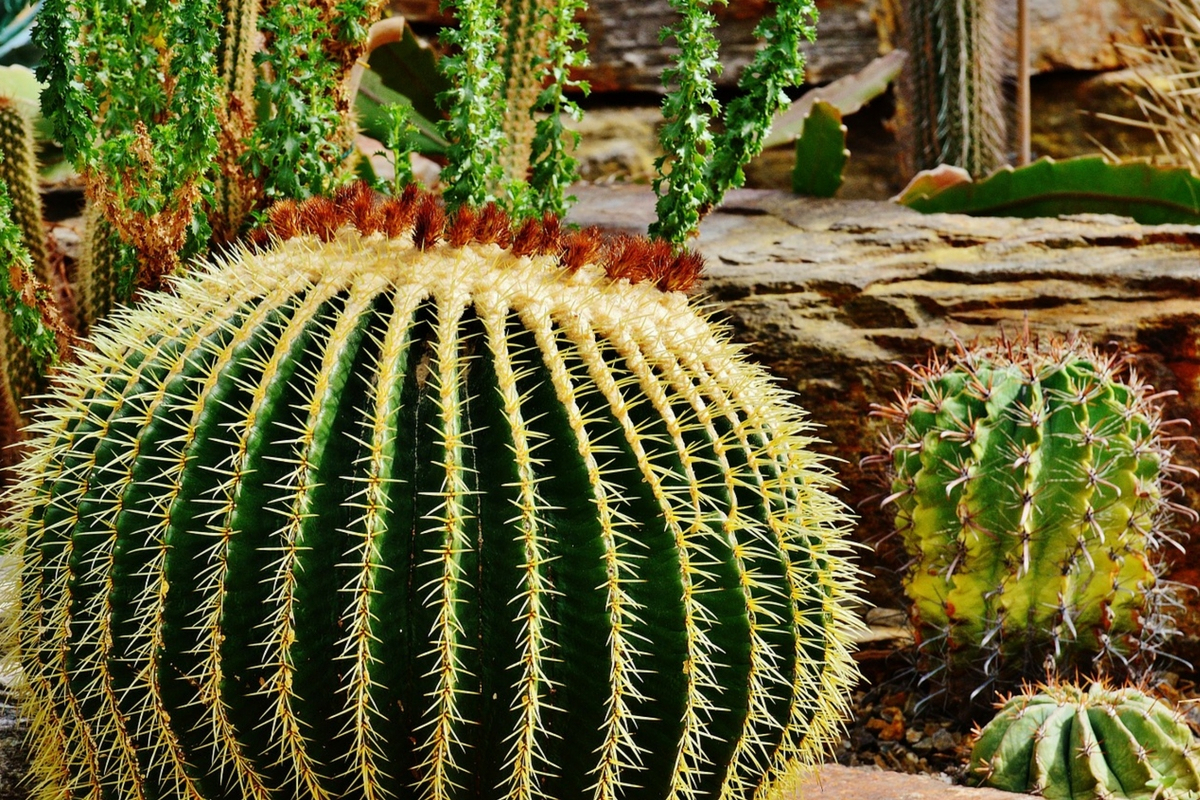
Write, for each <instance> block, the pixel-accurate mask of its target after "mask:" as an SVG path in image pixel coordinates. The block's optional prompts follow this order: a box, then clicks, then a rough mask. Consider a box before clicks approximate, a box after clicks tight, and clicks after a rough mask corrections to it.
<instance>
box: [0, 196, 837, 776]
mask: <svg viewBox="0 0 1200 800" xmlns="http://www.w3.org/2000/svg"><path fill="white" fill-rule="evenodd" d="M360 199H361V198H360ZM408 199H411V198H408ZM323 202H325V203H328V201H323ZM366 202H367V204H368V205H370V201H366ZM389 202H391V203H393V204H395V203H397V202H399V203H400V204H402V203H403V202H406V201H404V200H402V201H389ZM308 205H309V210H308V211H303V212H302V213H300V214H299V215H298V217H297V218H304V219H310V220H311V219H312V218H313V217H314V216H319V213H317V214H314V213H311V212H312V209H316V210H317V212H320V211H321V210H322V209H325V210H328V209H327V208H326V207H325V206H321V205H319V203H318V202H317V201H312V202H310V203H309V204H308ZM389 208H390V210H389ZM398 208H399V206H398V205H393V206H390V207H389V206H387V204H385V207H383V208H380V207H377V206H376V207H372V208H368V209H367V210H366V211H365V212H363V213H364V214H365V215H367V216H369V215H371V214H375V215H376V216H379V217H380V218H382V219H384V222H383V223H381V224H382V225H383V227H384V228H385V229H386V228H387V227H388V223H387V222H386V219H387V218H388V214H389V213H391V212H393V211H394V212H395V214H393V217H402V216H403V215H404V214H403V209H399V210H397V209H398ZM421 208H422V211H421V213H419V214H417V218H416V221H415V223H411V224H407V225H406V226H404V230H403V232H396V231H391V234H392V238H387V237H384V236H381V235H380V234H378V233H376V234H374V235H371V236H365V235H363V234H362V233H360V232H357V231H355V230H353V229H351V228H350V227H348V226H345V225H343V226H341V228H340V230H338V231H337V232H336V233H334V228H337V227H338V226H337V225H336V224H332V225H325V226H324V227H322V225H321V224H314V226H313V229H314V230H315V231H316V232H317V233H318V236H319V238H318V236H314V235H310V234H305V235H301V236H297V237H296V238H292V239H290V240H288V241H285V242H279V241H275V242H273V243H272V244H271V245H270V247H269V248H267V249H264V250H262V251H259V252H256V253H242V254H239V255H236V256H233V257H231V260H230V261H229V263H227V264H225V265H223V266H220V267H215V268H212V269H210V270H209V271H203V272H199V273H196V274H192V275H190V276H188V277H185V278H180V279H178V280H177V282H176V285H175V292H174V293H173V294H171V295H167V294H153V295H151V296H150V297H149V298H148V299H147V300H146V301H145V302H144V303H143V304H142V305H140V306H137V307H135V308H132V309H125V310H120V311H117V312H116V313H115V315H114V318H113V321H112V322H111V323H104V324H101V325H98V326H96V328H94V329H93V341H94V346H93V349H92V350H90V351H85V352H83V353H81V355H80V364H78V365H77V366H73V367H70V368H68V369H66V370H65V371H64V374H63V377H62V379H61V384H60V385H59V387H58V389H57V396H58V398H59V402H58V403H57V404H56V405H54V406H51V407H49V408H48V409H47V411H46V412H45V413H44V416H43V417H42V419H41V420H40V421H39V422H38V423H37V424H36V426H35V428H36V431H35V432H36V439H35V441H34V444H33V454H32V456H31V457H30V458H29V459H27V460H26V461H25V462H24V463H23V465H22V467H21V468H20V475H21V480H20V483H19V485H18V486H17V487H16V489H15V490H13V491H12V492H10V494H9V496H8V500H9V501H10V505H11V506H12V507H14V508H15V509H16V510H15V512H14V513H13V515H12V517H11V522H12V528H13V530H14V531H15V532H17V534H18V535H19V536H20V537H21V538H22V539H23V541H24V558H25V562H24V570H23V574H22V584H21V594H22V597H21V602H22V615H23V619H22V627H21V630H22V631H23V634H22V635H23V640H22V643H21V648H22V658H23V663H24V668H25V671H26V674H27V676H28V682H29V689H30V697H31V700H30V701H29V709H28V710H29V714H30V717H31V719H32V724H33V732H34V758H33V771H34V775H35V776H36V781H37V786H36V790H35V792H34V795H33V796H34V797H36V798H41V799H43V800H49V798H51V797H54V798H67V797H70V798H84V797H87V798H105V799H107V798H112V800H117V799H118V798H119V800H132V799H133V798H138V799H139V800H140V799H141V798H147V800H149V799H152V798H164V799H166V798H170V799H171V800H174V799H175V798H179V799H181V800H182V798H237V799H238V800H241V798H254V799H255V800H266V799H267V798H281V800H283V799H286V800H290V798H300V797H305V798H340V797H346V798H383V797H396V798H422V799H424V798H429V799H430V800H434V799H436V800H442V798H447V799H449V798H511V799H512V800H531V799H532V798H537V797H549V798H558V800H569V799H572V798H588V799H589V800H593V799H594V800H609V799H610V798H611V799H614V800H615V798H679V799H680V800H685V799H687V798H714V799H716V798H722V799H723V798H747V800H749V798H751V797H760V796H766V795H765V794H764V793H765V792H768V791H774V790H776V789H778V790H783V789H786V788H788V787H789V786H792V785H793V784H794V783H795V781H796V780H797V778H798V775H799V773H800V771H801V769H802V768H803V767H804V766H806V765H807V764H810V763H811V762H812V761H813V760H814V758H815V757H816V755H817V754H818V753H819V752H820V751H821V750H822V749H823V748H824V747H825V746H826V745H827V744H828V743H829V742H830V740H831V737H833V736H836V735H837V730H838V728H839V727H840V717H841V713H842V711H843V709H844V705H845V700H844V694H845V688H846V686H847V684H848V683H849V682H850V681H851V680H853V676H854V675H855V672H856V671H855V668H854V666H853V662H852V661H851V659H850V657H849V655H848V648H849V638H850V634H851V632H852V630H853V628H854V627H855V625H857V623H856V622H855V620H854V617H853V613H852V611H851V610H850V607H851V606H852V604H853V603H852V601H853V593H854V591H855V589H854V587H855V585H856V583H857V579H856V577H855V570H854V569H853V567H852V566H850V564H849V562H848V561H847V560H846V558H845V552H844V551H845V545H844V543H843V541H842V534H843V528H844V525H845V522H846V520H845V517H844V516H843V509H842V507H841V506H840V504H839V503H838V502H837V501H835V500H834V499H832V498H831V497H830V496H829V495H828V494H827V493H826V489H827V488H828V487H829V486H830V485H831V483H832V478H831V476H830V475H829V473H828V472H827V470H826V469H825V467H824V466H823V465H822V462H821V459H820V458H819V457H818V456H816V455H815V454H814V453H813V451H812V450H811V448H810V444H811V439H810V438H809V434H808V426H807V424H806V423H805V422H804V421H803V420H802V418H801V416H800V414H799V413H798V412H797V411H796V410H795V409H794V408H793V407H791V406H789V405H788V404H786V403H785V402H784V399H783V397H782V396H781V393H780V391H779V390H777V389H776V388H774V387H773V385H772V384H771V382H770V381H769V380H768V379H767V377H766V376H765V374H764V373H763V372H762V371H761V370H759V369H757V368H756V367H753V366H751V365H749V364H748V363H746V362H745V361H743V360H742V359H741V357H740V356H739V355H738V353H737V350H736V348H735V347H734V346H733V345H732V344H730V342H729V341H728V339H727V336H726V335H725V334H724V333H723V332H720V331H714V329H713V327H712V326H711V324H710V323H709V322H708V321H707V320H705V319H704V318H703V316H702V315H700V314H698V313H697V310H696V309H695V307H694V306H693V305H691V304H690V303H689V302H688V301H687V299H686V297H685V296H684V295H683V294H681V293H679V292H663V291H660V290H659V289H658V288H656V287H655V286H654V285H652V284H649V283H645V282H642V283H631V282H630V281H628V280H614V279H612V278H610V277H606V275H605V274H604V272H603V271H601V269H600V267H599V266H598V262H599V261H600V260H602V259H604V258H610V259H616V258H617V257H618V256H616V255H613V253H615V252H617V251H619V250H620V247H618V248H617V249H616V250H612V249H610V250H607V251H602V252H601V254H600V255H597V248H596V247H590V250H589V245H588V244H587V243H586V242H584V241H583V240H582V239H581V238H579V237H575V238H572V237H571V236H566V237H565V238H557V237H558V232H557V229H556V228H555V229H553V230H552V229H551V226H546V227H545V228H541V229H539V228H538V227H537V226H533V227H530V226H528V225H527V226H526V227H525V228H523V229H522V231H521V232H519V233H518V234H516V236H515V237H514V239H513V245H512V249H506V248H505V247H502V246H500V245H498V244H496V243H494V242H495V241H497V240H500V241H504V240H505V239H507V234H495V226H494V225H493V229H492V233H491V234H486V233H479V232H476V233H475V234H474V235H473V236H474V238H472V234H471V231H469V230H468V231H466V232H465V233H464V231H463V230H462V228H463V226H469V225H470V224H472V223H471V220H470V218H469V215H468V214H465V213H460V214H459V215H458V216H457V217H455V219H454V220H453V221H452V223H451V224H450V225H449V226H448V227H447V228H446V229H445V231H442V229H441V224H440V221H439V220H438V219H437V215H438V214H439V213H440V212H439V211H437V209H436V208H435V207H434V205H433V204H432V202H424V204H423V205H422V206H421ZM359 210H360V211H361V210H362V209H361V208H360V209H359ZM281 216H282V215H281ZM360 221H361V217H360ZM492 223H495V219H494V217H493V218H492ZM455 226H458V227H457V228H456V227H455ZM374 228H375V225H374V223H372V224H370V225H363V224H359V230H360V231H363V230H364V229H365V232H369V231H371V230H374ZM277 229H278V228H277ZM479 230H482V228H480V229H479ZM531 237H532V239H535V240H538V241H540V242H541V244H540V245H535V246H532V247H530V246H529V242H530V240H531ZM539 237H540V238H539ZM440 238H445V239H446V240H447V241H446V243H442V244H439V243H437V242H438V239H440ZM322 239H323V240H324V241H322ZM551 240H553V241H555V242H559V243H560V244H547V242H549V241H551ZM522 243H524V244H522ZM593 244H594V243H593ZM621 247H625V250H624V251H622V252H626V253H627V252H629V247H628V242H627V241H626V242H625V243H624V244H622V245H621ZM518 249H523V250H525V251H526V253H527V254H526V255H515V254H514V250H518ZM647 249H652V248H647ZM530 251H533V252H530ZM588 252H590V253H591V259H590V260H587V259H583V260H580V258H578V257H579V254H580V253H588ZM654 252H658V253H660V254H661V252H663V251H662V250H661V249H660V250H655V251H654ZM666 252H667V253H669V252H670V250H669V248H667V249H666ZM604 253H607V254H608V255H604ZM564 263H565V264H566V266H565V267H564V266H563V264H564ZM626 266H627V267H629V268H630V269H634V271H636V269H635V267H636V265H633V266H631V265H628V264H627V265H626ZM643 266H645V265H643Z"/></svg>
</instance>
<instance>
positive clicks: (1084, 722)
mask: <svg viewBox="0 0 1200 800" xmlns="http://www.w3.org/2000/svg"><path fill="white" fill-rule="evenodd" d="M967 772H968V775H969V776H970V780H973V781H975V782H977V783H979V784H981V785H984V786H991V787H993V788H996V789H1003V790H1005V791H1008V792H1022V793H1024V794H1036V795H1039V796H1041V797H1044V798H1046V800H1097V799H1098V800H1110V799H1111V800H1116V799H1117V798H1127V799H1128V800H1143V799H1144V800H1151V798H1164V800H1172V798H1184V797H1195V796H1196V793H1197V792H1200V761H1198V760H1197V747H1196V743H1195V739H1194V738H1193V736H1192V731H1191V728H1189V727H1188V725H1187V723H1186V722H1184V721H1183V719H1182V718H1181V716H1180V715H1179V714H1178V713H1176V712H1175V711H1172V710H1171V709H1170V708H1168V707H1167V706H1166V705H1165V704H1163V703H1162V702H1161V701H1159V700H1155V699H1154V698H1153V697H1149V696H1147V695H1146V694H1144V693H1142V692H1141V691H1138V690H1137V689H1132V688H1124V689H1108V688H1106V687H1105V686H1103V685H1101V684H1099V683H1093V684H1092V685H1091V687H1090V688H1089V689H1087V690H1084V689H1081V688H1080V687H1078V686H1074V685H1072V684H1052V685H1049V686H1042V687H1040V691H1031V692H1026V693H1024V694H1020V695H1016V696H1014V697H1010V698H1009V699H1008V700H1006V701H1005V702H1004V703H1002V704H1001V705H1000V710H999V711H998V712H997V714H996V716H995V718H994V719H992V721H991V722H989V723H988V724H987V725H986V726H984V727H983V729H982V730H980V731H978V732H977V733H976V741H975V744H974V747H973V748H972V750H971V762H970V766H969V767H968V770H967Z"/></svg>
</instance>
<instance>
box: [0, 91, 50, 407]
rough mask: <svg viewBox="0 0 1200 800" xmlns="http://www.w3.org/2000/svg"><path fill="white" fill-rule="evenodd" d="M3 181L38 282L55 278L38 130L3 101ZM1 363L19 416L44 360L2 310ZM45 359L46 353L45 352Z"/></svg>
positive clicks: (17, 107)
mask: <svg viewBox="0 0 1200 800" xmlns="http://www.w3.org/2000/svg"><path fill="white" fill-rule="evenodd" d="M0 180H2V181H3V182H4V185H5V187H7V189H8V197H9V200H10V202H11V206H10V209H11V217H12V221H13V222H14V223H15V224H16V226H17V227H18V228H19V229H20V231H21V237H20V240H21V241H20V244H21V247H23V248H24V250H25V252H26V253H28V266H29V269H30V271H31V272H32V274H33V275H34V276H36V278H38V279H39V280H41V281H43V282H45V283H48V282H49V280H50V259H49V257H48V256H47V253H46V231H45V229H44V228H43V227H42V199H41V195H40V194H38V177H37V157H36V156H35V155H34V139H33V126H32V122H31V120H30V118H29V111H28V110H26V109H23V108H22V107H21V101H20V100H16V99H14V98H8V97H0ZM0 349H2V350H3V352H0V364H2V365H3V373H2V374H3V381H4V386H3V387H0V393H3V394H5V395H6V399H7V401H8V402H7V403H4V405H6V406H9V407H10V408H11V409H15V410H17V411H18V412H20V413H24V411H25V410H26V409H27V407H28V402H29V401H28V399H27V398H29V397H32V396H33V395H36V394H38V392H40V391H41V390H42V389H43V388H44V386H45V383H44V380H43V378H42V372H43V370H44V368H45V366H46V365H45V363H44V362H45V360H46V359H45V358H44V357H43V358H39V357H38V355H39V354H35V353H32V352H30V350H29V348H28V347H26V346H25V345H24V344H22V343H21V341H20V340H19V339H18V337H17V332H16V331H15V330H14V329H13V326H12V323H11V321H10V318H9V314H8V313H6V312H5V311H4V309H3V308H2V307H0ZM41 355H43V356H44V354H41Z"/></svg>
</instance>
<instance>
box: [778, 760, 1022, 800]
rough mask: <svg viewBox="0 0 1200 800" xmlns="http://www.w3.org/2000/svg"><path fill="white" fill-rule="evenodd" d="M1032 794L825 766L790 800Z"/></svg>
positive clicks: (935, 799) (936, 799)
mask: <svg viewBox="0 0 1200 800" xmlns="http://www.w3.org/2000/svg"><path fill="white" fill-rule="evenodd" d="M1028 797H1029V795H1024V794H1014V793H1012V792H1001V791H998V790H996V789H972V788H967V787H965V786H953V785H951V784H948V783H945V782H943V781H941V780H939V779H937V778H934V777H930V776H928V775H905V774H903V773H900V772H886V771H884V770H881V769H878V768H876V767H843V766H840V765H838V764H825V765H823V766H822V767H821V769H820V770H819V771H818V772H817V774H815V775H814V776H813V777H812V778H810V779H809V780H807V781H806V782H805V783H804V784H803V786H801V788H800V791H799V793H798V794H797V795H794V796H793V798H789V800H1024V798H1028Z"/></svg>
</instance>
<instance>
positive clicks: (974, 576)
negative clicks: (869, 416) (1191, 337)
mask: <svg viewBox="0 0 1200 800" xmlns="http://www.w3.org/2000/svg"><path fill="white" fill-rule="evenodd" d="M1119 372H1120V370H1119V364H1118V363H1117V361H1116V360H1115V358H1113V357H1110V358H1105V357H1102V356H1100V355H1099V354H1098V353H1097V352H1096V351H1095V350H1094V349H1093V348H1091V347H1090V346H1089V345H1087V344H1086V343H1085V342H1083V341H1081V340H1079V339H1078V338H1074V339H1071V340H1069V341H1066V342H1056V343H1053V344H1051V345H1049V346H1039V344H1038V342H1036V341H1035V340H1033V339H1031V338H1030V337H1029V335H1028V334H1026V335H1025V337H1024V338H1023V339H1020V340H1017V341H1007V340H1003V339H1002V340H1001V341H998V342H994V343H988V344H982V345H979V346H975V347H963V346H961V345H960V347H959V350H958V352H957V353H956V354H954V355H952V356H951V357H949V358H948V359H947V360H945V361H937V360H935V361H934V363H933V364H931V365H930V366H927V367H919V368H917V369H916V370H915V371H913V372H912V373H911V375H912V378H913V381H912V383H913V387H912V393H911V394H910V395H908V396H906V397H902V398H901V399H900V400H899V401H898V402H897V403H896V404H894V405H892V406H891V407H889V408H885V409H880V413H882V414H883V415H885V416H888V417H890V418H892V419H893V420H895V421H896V422H897V423H899V424H900V425H902V426H903V429H902V431H900V432H899V433H898V434H896V435H895V438H894V439H892V440H890V441H889V443H888V456H887V460H888V461H889V462H890V464H891V467H892V469H893V483H892V492H893V494H892V496H891V497H890V498H889V500H890V501H894V502H895V504H896V527H897V529H898V530H899V532H900V534H901V536H902V537H903V542H904V546H905V550H906V551H907V552H908V553H909V555H910V556H911V557H912V559H913V560H912V562H911V565H910V567H909V569H908V574H907V577H906V579H905V591H906V593H907V594H908V597H909V599H910V600H911V601H912V609H911V614H912V618H913V621H914V624H915V626H916V629H917V632H918V636H919V641H920V645H921V648H922V653H923V655H924V656H925V657H926V659H927V660H928V661H929V662H930V663H931V664H933V665H934V668H935V669H940V668H941V666H942V665H944V666H947V667H949V671H950V672H951V673H968V672H976V673H978V672H982V673H983V676H984V683H983V684H981V686H980V688H982V686H983V685H986V683H987V682H990V681H992V680H993V679H996V678H1000V679H1002V680H1003V681H1007V680H1011V679H1013V678H1015V677H1021V676H1036V675H1038V674H1043V675H1044V674H1045V673H1044V669H1045V662H1046V661H1047V660H1049V661H1050V662H1052V664H1053V666H1055V667H1056V668H1058V669H1060V670H1062V669H1067V668H1071V667H1076V668H1081V669H1084V670H1087V669H1090V668H1091V667H1092V666H1093V661H1097V660H1098V661H1100V662H1101V665H1103V664H1105V663H1107V664H1108V665H1109V666H1110V667H1112V668H1114V669H1124V668H1126V667H1130V666H1136V664H1137V659H1138V657H1139V654H1142V653H1146V654H1149V653H1152V651H1153V649H1154V647H1155V645H1156V643H1157V642H1158V641H1160V639H1161V637H1163V636H1165V635H1167V634H1168V633H1170V632H1171V630H1172V629H1171V628H1170V625H1169V622H1168V621H1167V619H1166V618H1165V616H1164V615H1163V614H1162V613H1160V607H1161V604H1162V601H1163V600H1164V593H1165V592H1166V589H1165V588H1164V585H1163V584H1161V583H1159V582H1158V581H1157V577H1156V565H1155V563H1154V562H1155V560H1156V559H1155V554H1156V552H1157V550H1158V548H1159V546H1160V544H1161V542H1162V540H1163V538H1162V537H1163V532H1164V526H1165V524H1166V523H1167V519H1168V514H1167V512H1168V511H1169V510H1170V509H1171V508H1173V504H1171V503H1170V502H1168V501H1167V500H1166V499H1165V498H1164V494H1167V493H1168V492H1167V489H1166V486H1167V482H1166V478H1165V477H1164V476H1165V475H1166V474H1167V473H1168V471H1169V470H1171V469H1172V467H1171V465H1170V462H1169V457H1170V452H1169V449H1168V447H1167V445H1166V444H1165V443H1164V439H1163V436H1162V434H1161V423H1160V415H1159V411H1158V409H1157V407H1156V404H1155V403H1154V402H1153V401H1154V399H1155V398H1154V397H1153V396H1152V395H1151V390H1150V388H1149V387H1148V386H1146V385H1144V384H1141V383H1139V382H1138V381H1137V379H1136V376H1131V379H1130V380H1129V381H1128V382H1126V381H1125V380H1123V379H1122V377H1121V375H1120V374H1119ZM977 691H978V690H977Z"/></svg>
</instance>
